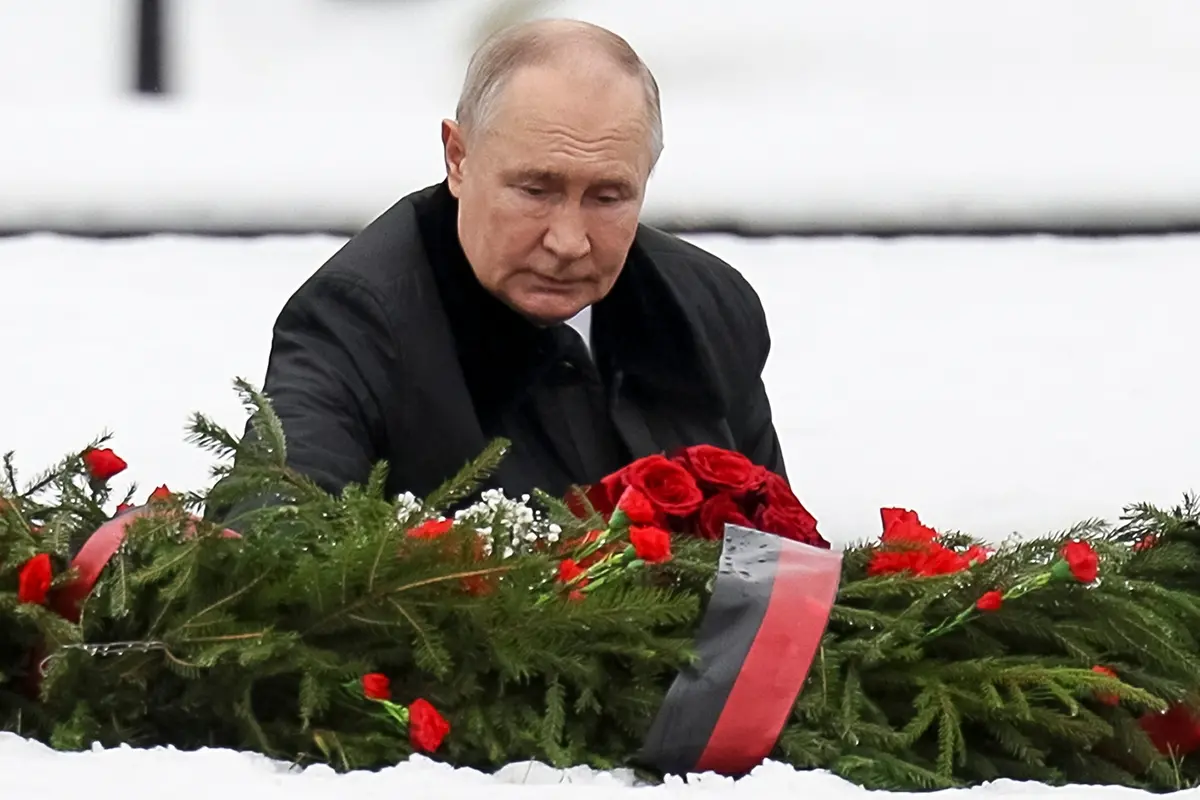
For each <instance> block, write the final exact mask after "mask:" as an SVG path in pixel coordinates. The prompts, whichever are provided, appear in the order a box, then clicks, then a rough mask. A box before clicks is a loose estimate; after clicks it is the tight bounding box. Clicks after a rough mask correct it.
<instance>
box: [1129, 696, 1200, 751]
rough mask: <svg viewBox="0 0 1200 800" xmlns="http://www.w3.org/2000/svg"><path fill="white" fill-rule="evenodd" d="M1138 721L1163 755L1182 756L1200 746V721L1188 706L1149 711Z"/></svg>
mask: <svg viewBox="0 0 1200 800" xmlns="http://www.w3.org/2000/svg"><path fill="white" fill-rule="evenodd" d="M1138 722H1139V724H1140V725H1141V726H1142V730H1144V731H1145V732H1146V735H1147V736H1149V737H1150V741H1151V742H1153V743H1154V746H1155V747H1156V748H1157V749H1158V752H1160V753H1162V754H1163V755H1169V756H1174V757H1176V758H1182V757H1183V756H1186V755H1188V754H1189V753H1191V752H1192V751H1193V750H1195V749H1196V748H1197V747H1200V721H1197V719H1196V717H1195V715H1194V714H1193V713H1192V711H1191V709H1189V708H1188V707H1187V706H1184V705H1174V706H1171V707H1170V708H1168V709H1167V710H1166V711H1163V712H1162V713H1157V714H1156V713H1149V714H1146V715H1144V716H1143V717H1142V718H1141V719H1139V720H1138Z"/></svg>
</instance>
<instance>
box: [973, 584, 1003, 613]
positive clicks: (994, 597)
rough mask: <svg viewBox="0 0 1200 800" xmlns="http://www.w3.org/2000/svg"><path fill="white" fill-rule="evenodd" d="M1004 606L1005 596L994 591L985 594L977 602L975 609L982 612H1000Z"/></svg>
mask: <svg viewBox="0 0 1200 800" xmlns="http://www.w3.org/2000/svg"><path fill="white" fill-rule="evenodd" d="M1002 605H1004V595H1002V594H1001V593H1000V592H997V591H996V590H994V589H993V590H992V591H990V592H984V593H983V594H982V595H981V596H980V598H979V599H978V600H976V601H975V608H977V609H979V610H980V611H999V610H1000V606H1002Z"/></svg>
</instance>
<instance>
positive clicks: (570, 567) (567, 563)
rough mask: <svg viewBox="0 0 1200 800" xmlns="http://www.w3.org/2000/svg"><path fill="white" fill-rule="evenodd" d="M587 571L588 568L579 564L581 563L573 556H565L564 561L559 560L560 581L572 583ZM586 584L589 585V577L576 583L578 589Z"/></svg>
mask: <svg viewBox="0 0 1200 800" xmlns="http://www.w3.org/2000/svg"><path fill="white" fill-rule="evenodd" d="M585 572H587V570H586V569H584V568H583V567H581V566H579V564H578V563H577V562H576V561H575V559H573V558H564V559H563V560H562V561H560V562H558V582H559V583H571V582H572V581H574V580H576V579H577V578H579V577H580V576H581V575H583V573H585ZM584 586H587V578H583V579H582V580H579V582H578V583H576V584H575V588H577V589H581V588H583V587H584Z"/></svg>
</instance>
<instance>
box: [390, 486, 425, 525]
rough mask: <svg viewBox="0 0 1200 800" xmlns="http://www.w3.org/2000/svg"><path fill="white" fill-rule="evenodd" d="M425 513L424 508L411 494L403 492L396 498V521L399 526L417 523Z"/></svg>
mask: <svg viewBox="0 0 1200 800" xmlns="http://www.w3.org/2000/svg"><path fill="white" fill-rule="evenodd" d="M424 512H425V507H424V506H423V505H422V504H421V501H420V500H418V499H417V496H416V495H414V494H413V493H412V492H405V493H404V494H402V495H400V496H399V497H397V498H396V519H398V520H399V521H400V524H401V525H407V524H409V523H410V522H415V521H417V520H418V519H419V518H420V517H421V516H422V515H423V514H424Z"/></svg>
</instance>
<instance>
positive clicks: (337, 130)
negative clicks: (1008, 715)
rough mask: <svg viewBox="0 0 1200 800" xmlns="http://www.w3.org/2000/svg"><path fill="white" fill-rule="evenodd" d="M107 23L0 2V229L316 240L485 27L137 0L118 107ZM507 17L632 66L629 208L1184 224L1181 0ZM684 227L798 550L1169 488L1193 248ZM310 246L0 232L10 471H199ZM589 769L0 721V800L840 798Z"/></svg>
mask: <svg viewBox="0 0 1200 800" xmlns="http://www.w3.org/2000/svg"><path fill="white" fill-rule="evenodd" d="M521 2H522V0H515V3H516V5H520V4H521ZM133 5H134V4H133V3H132V2H128V3H127V2H123V1H121V0H39V2H37V3H30V2H26V0H0V229H7V230H20V229H37V228H59V229H71V230H77V231H84V232H86V231H88V230H92V229H103V228H121V229H125V230H132V231H139V230H145V231H153V230H156V229H159V230H161V229H164V228H181V227H187V228H195V227H203V226H211V227H213V228H222V229H264V228H269V229H276V230H288V231H297V232H304V231H310V230H350V229H354V228H356V227H358V226H360V225H361V224H363V223H365V222H366V221H368V220H369V219H371V218H372V217H373V216H374V215H375V214H376V213H378V212H379V211H380V210H381V209H383V208H384V207H386V206H387V205H389V204H390V203H391V202H393V201H394V199H395V198H397V197H398V196H400V195H402V194H404V193H407V192H408V191H410V190H412V189H415V188H418V187H420V186H424V185H426V184H429V183H433V182H435V181H437V180H438V179H439V178H440V174H439V170H440V157H439V152H438V147H437V145H438V142H437V133H436V130H437V123H438V121H439V120H440V119H441V117H442V116H445V115H448V114H449V113H451V111H452V108H453V104H454V99H455V93H456V88H457V87H456V84H457V82H458V81H459V80H460V78H461V74H462V69H463V67H464V65H465V60H466V58H467V56H468V54H469V52H470V50H471V48H472V47H473V45H474V44H475V43H476V42H477V41H478V39H479V36H480V35H481V32H482V31H483V30H485V29H486V28H487V26H488V24H490V23H489V20H490V19H495V18H496V17H489V14H492V13H493V12H495V9H496V7H497V5H498V4H497V2H496V0H175V2H172V3H170V4H169V7H170V10H171V11H172V12H173V13H172V14H171V35H172V37H173V41H174V44H175V47H176V50H175V53H174V55H175V57H174V59H173V61H172V62H171V63H170V64H169V72H168V80H169V83H170V84H171V86H172V88H173V89H174V90H176V94H174V95H172V96H171V97H169V98H168V99H166V100H164V101H161V102H134V101H132V100H131V99H130V96H129V94H128V92H127V86H128V84H129V82H130V80H131V78H130V73H131V65H130V64H129V63H128V58H127V57H126V56H127V51H128V47H126V46H124V44H122V43H125V42H127V41H128V38H129V36H130V28H129V17H130V10H131V8H132V6H133ZM527 6H528V9H529V10H530V11H531V12H532V13H535V14H538V15H555V16H558V15H562V16H577V17H583V18H586V19H590V20H593V21H596V22H599V23H602V24H607V25H610V26H612V27H614V28H615V29H617V30H618V31H619V32H621V33H622V34H624V35H626V36H627V37H628V38H629V39H630V40H631V41H632V43H633V44H634V46H635V47H637V48H638V49H639V50H640V51H641V52H642V54H643V55H644V56H645V58H646V59H647V60H648V61H649V63H650V65H651V67H652V68H653V69H654V70H655V71H656V73H657V75H658V77H659V80H660V83H661V84H662V86H663V91H664V103H665V111H666V124H667V143H668V145H667V151H666V154H665V155H664V157H663V161H662V164H661V167H660V170H659V172H658V174H657V175H656V176H655V179H654V182H653V185H652V190H651V196H650V201H649V203H648V207H647V217H648V219H649V220H650V221H652V222H665V223H668V224H676V225H679V224H689V223H690V224H708V225H714V224H728V225H737V226H741V227H743V228H746V229H755V228H757V229H767V230H774V229H780V228H786V229H789V230H793V231H804V230H812V229H819V230H825V231H836V230H854V229H861V228H863V227H872V228H895V229H898V230H913V229H915V230H928V229H941V230H944V229H956V228H960V227H975V228H980V227H983V228H987V227H995V228H1004V227H1010V226H1013V225H1029V226H1034V227H1038V226H1044V225H1055V224H1057V225H1062V224H1071V225H1079V226H1088V225H1110V224H1128V225H1138V226H1143V227H1156V226H1163V227H1166V226H1170V225H1172V224H1178V223H1187V222H1197V221H1200V159H1197V158H1196V152H1195V142H1197V141H1200V137H1198V136H1197V134H1200V115H1198V114H1197V112H1196V111H1195V110H1194V109H1195V108H1196V104H1195V92H1196V87H1197V86H1200V47H1197V46H1196V42H1197V41H1200V3H1197V2H1195V0H1124V1H1122V0H1077V1H1073V0H1005V2H995V1H994V0H987V1H985V0H904V2H897V0H836V2H835V0H824V1H823V2H818V1H817V0H794V1H793V2H790V3H780V2H777V1H776V0H740V1H739V2H736V3H730V2H729V0H687V2H686V3H685V2H682V0H674V1H673V2H672V1H671V0H658V2H655V3H646V2H633V0H605V2H595V1H593V2H583V1H582V0H577V1H575V2H572V1H571V0H560V1H559V2H551V1H550V0H546V2H541V3H538V2H535V0H527ZM688 238H689V239H691V240H693V241H695V242H697V243H698V244H700V245H701V246H703V247H706V248H708V249H710V250H712V251H713V252H714V253H716V254H718V255H720V256H722V257H723V258H726V259H727V260H728V261H730V263H732V264H733V265H735V266H736V267H737V268H739V269H740V270H742V271H743V272H744V273H745V274H746V275H747V277H748V278H749V279H750V281H751V282H752V284H753V285H754V286H755V287H756V288H757V290H758V291H759V293H760V295H761V297H762V299H763V302H764V305H765V307H766V309H767V313H768V316H769V318H770V322H771V329H772V334H773V337H774V343H775V345H774V351H773V356H772V359H771V362H770V364H769V366H768V372H767V382H768V388H769V391H770V394H771V397H772V401H773V403H774V406H775V414H776V420H777V427H778V429H779V432H780V435H781V437H782V439H783V444H784V447H785V450H786V452H787V456H788V463H789V471H790V473H791V475H792V478H793V482H794V484H795V486H796V488H797V490H798V492H799V494H800V495H801V497H802V499H804V500H805V502H806V503H807V504H808V505H809V506H810V508H811V510H812V511H813V512H814V513H815V514H816V515H817V516H818V518H819V519H820V520H821V525H822V530H823V531H824V532H825V534H826V536H828V537H829V538H830V539H832V540H833V541H834V542H835V543H836V544H839V545H840V544H845V543H847V542H850V541H854V540H861V539H864V538H867V537H871V536H874V535H876V534H877V533H878V530H879V518H878V509H879V507H881V506H887V505H902V506H906V507H910V508H915V509H917V510H919V511H920V512H921V514H922V516H923V517H924V518H925V520H926V521H928V522H929V523H930V524H933V525H935V526H937V527H941V528H959V529H965V530H970V531H973V532H975V533H977V534H979V535H982V536H985V537H987V538H989V539H999V538H1002V537H1004V536H1007V535H1009V534H1010V533H1012V532H1020V533H1022V534H1026V535H1029V534H1037V533H1042V532H1045V531H1048V530H1055V529H1060V528H1063V527H1066V526H1068V525H1070V524H1072V523H1074V522H1076V521H1078V520H1080V519H1083V518H1087V517H1092V516H1102V517H1107V518H1110V519H1112V518H1114V517H1115V516H1116V515H1117V514H1118V513H1119V511H1120V509H1121V506H1122V505H1124V504H1125V503H1129V502H1134V501H1141V500H1148V501H1153V502H1156V503H1161V504H1170V503H1172V502H1175V501H1176V500H1178V499H1179V497H1180V496H1181V495H1182V493H1183V492H1185V491H1188V490H1191V489H1200V415H1197V413H1196V411H1195V404H1196V399H1195V398H1196V395H1195V387H1196V379H1195V372H1196V353H1195V345H1196V341H1197V339H1196V330H1197V325H1196V321H1195V319H1196V313H1197V312H1196V308H1197V303H1196V297H1197V293H1198V290H1200V267H1198V266H1197V264H1198V262H1200V236H1153V237H1141V238H1132V237H1131V238H1121V239H1090V240H1088V239H1061V238H1052V237H1012V238H948V237H937V238H934V237H928V238H922V237H908V238H900V239H872V238H837V237H824V238H822V237H816V238H774V239H741V238H737V237H733V236H724V235H720V236H718V235H697V236H689V237H688ZM343 241H344V239H343V238H339V237H335V236H327V235H295V236H274V237H267V238H260V239H214V238H202V237H182V236H165V235H158V236H151V237H147V238H132V239H116V240H108V241H99V240H95V239H83V238H70V237H64V236H58V235H49V234H35V235H27V236H18V237H11V238H0V342H4V347H3V350H2V351H0V352H3V356H0V376H3V378H2V379H0V386H2V387H3V391H0V398H2V399H0V450H10V449H12V450H16V451H17V454H18V462H19V464H20V465H22V466H24V467H25V469H26V470H28V471H30V472H32V471H34V470H36V469H38V468H41V467H42V466H45V465H47V464H49V463H50V462H52V461H53V460H55V459H57V458H58V457H59V456H60V455H62V454H64V453H65V452H67V451H69V450H72V449H74V448H77V447H78V446H79V445H81V444H82V443H84V442H86V441H87V440H88V439H90V438H91V437H92V436H93V435H94V434H96V433H98V432H100V431H101V430H103V429H106V428H108V429H111V430H113V431H114V432H115V433H116V434H117V439H116V441H115V447H116V449H117V450H118V451H119V452H120V453H121V454H122V455H123V456H124V457H125V458H126V459H127V460H128V461H129V462H130V464H131V469H130V470H129V475H128V477H129V478H130V479H136V480H137V481H138V482H139V483H140V484H141V486H142V487H143V491H148V490H149V489H150V488H152V487H153V486H156V485H158V484H160V483H167V484H168V485H171V486H172V487H176V488H192V487H198V486H201V485H203V484H204V483H205V482H206V468H207V466H208V461H207V459H206V458H205V457H204V455H203V454H201V453H199V452H198V451H195V450H193V449H191V448H189V447H188V446H187V445H186V444H184V442H183V425H184V423H185V421H186V417H187V415H188V414H189V413H190V412H191V411H195V410H200V411H205V412H208V413H211V414H213V415H214V416H216V417H217V418H218V419H219V420H220V421H222V422H224V423H226V424H228V425H231V426H233V427H235V428H236V427H240V424H241V420H242V415H241V412H240V409H239V407H238V405H237V403H236V400H235V397H234V395H233V393H232V391H231V388H230V381H231V380H232V378H233V377H234V376H245V377H247V378H250V379H251V380H254V381H260V380H261V376H262V370H263V367H264V364H265V359H266V354H267V348H268V346H269V343H270V327H271V323H272V322H273V320H274V317H275V315H276V314H277V313H278V310H279V308H280V307H281V305H282V303H283V302H284V300H285V299H286V298H287V296H288V295H289V294H290V293H291V292H292V291H293V290H294V289H295V288H296V287H297V286H298V285H299V284H300V283H301V281H302V280H303V279H304V278H305V277H306V276H307V275H308V274H310V273H311V272H312V271H313V270H314V269H316V268H317V267H318V266H319V265H320V263H321V262H322V261H323V260H324V259H325V258H326V257H327V256H328V255H330V254H331V253H332V252H333V251H334V250H335V249H336V248H337V247H338V246H340V244H341V243H342V242H343ZM497 781H499V782H497ZM507 784H520V785H515V786H510V785H507ZM626 784H627V781H626V780H625V779H624V778H623V777H622V776H619V775H618V776H604V775H593V774H591V773H588V772H587V771H576V772H573V773H571V774H569V775H567V774H561V773H557V772H553V771H549V770H545V769H540V768H530V767H529V766H528V765H517V766H514V767H511V768H509V769H507V770H505V771H504V772H503V773H502V774H501V775H500V776H498V778H495V779H494V778H490V777H487V776H481V775H477V774H473V773H469V772H466V771H451V770H448V769H446V768H443V767H440V766H437V765H434V764H432V763H430V762H427V761H424V760H420V759H418V760H415V761H413V762H410V763H407V764H404V765H400V766H399V767H397V768H395V769H393V770H387V771H384V772H382V773H378V774H361V775H353V776H345V777H334V776H333V775H332V774H330V773H328V772H327V771H326V770H322V769H309V770H307V771H305V772H303V773H299V772H288V771H287V770H286V765H276V764H271V763H269V762H266V761H264V760H262V759H258V758H252V757H249V756H244V755H238V754H233V753H228V752H216V751H214V752H207V753H199V754H178V753H164V752H161V751H157V752H146V751H136V750H118V751H109V752H100V753H84V754H78V755H64V754H53V753H50V752H49V751H47V750H45V749H44V748H42V747H41V746H40V745H36V744H33V743H29V742H26V741H24V740H21V739H19V738H17V737H15V736H11V735H0V797H8V796H10V795H11V796H13V797H33V796H37V797H39V798H42V799H43V800H53V799H54V798H59V797H62V798H66V797H72V798H75V797H78V796H79V795H80V794H81V793H83V792H84V791H85V787H86V792H88V793H89V794H90V795H92V796H97V795H98V796H112V797H122V798H127V799H128V800H141V799H142V798H151V797H155V798H157V797H161V796H162V795H163V794H164V793H168V792H169V793H170V794H172V795H173V796H175V797H178V798H179V800H191V798H193V797H195V798H199V797H205V798H207V797H211V796H218V795H219V794H221V793H222V792H227V793H228V792H232V793H234V796H239V797H240V796H250V795H251V794H259V795H261V796H262V797H265V798H274V797H284V796H287V797H289V798H293V797H294V798H301V799H302V800H308V799H309V798H313V800H316V799H317V798H327V797H328V798H335V797H337V798H342V797H352V798H355V799H356V800H358V799H359V798H362V799H363V800H366V799H367V798H374V797H381V798H382V797H385V796H386V797H389V798H392V797H395V796H397V795H401V794H404V793H406V792H407V793H414V792H415V793H419V794H420V795H421V796H428V797H446V798H458V797H467V796H472V797H473V796H477V795H480V794H482V793H485V792H486V793H487V794H488V795H489V796H493V795H495V796H512V797H515V798H521V800H524V798H526V797H529V798H532V797H534V796H535V795H536V796H539V797H554V798H557V797H560V796H561V797H564V798H565V797H567V796H568V795H569V796H571V797H576V796H580V795H586V796H593V795H595V796H601V795H603V796H605V797H608V796H623V795H624V794H627V793H631V792H636V793H637V794H638V795H655V796H661V797H665V796H668V795H669V796H671V797H674V796H677V795H680V794H685V795H689V796H690V795H696V794H697V793H703V794H706V795H707V794H710V793H712V792H718V793H722V792H725V791H726V790H728V791H731V792H743V793H744V792H751V793H753V794H754V796H772V797H773V796H777V795H779V796H782V795H785V794H786V795H797V794H805V795H809V796H821V797H830V798H840V797H843V796H851V795H854V796H859V795H862V794H863V791H862V790H860V789H857V788H855V787H851V786H849V785H847V784H844V783H842V782H840V781H838V780H836V779H834V778H832V777H831V776H828V775H821V774H797V773H794V772H793V771H791V770H790V769H788V768H785V767H782V766H780V765H771V764H768V765H765V766H764V767H763V768H761V770H760V771H759V772H758V773H756V774H755V775H754V776H751V777H750V778H747V779H745V780H743V781H741V782H739V783H737V784H736V786H734V785H732V784H730V783H729V782H727V781H724V780H721V779H715V778H711V776H710V777H709V778H708V779H705V780H701V781H695V780H694V781H692V782H691V783H690V784H687V785H684V784H683V783H681V782H674V783H671V784H668V785H667V786H664V787H659V788H638V789H629V788H623V787H625V786H626ZM21 790H24V791H23V792H22V791H21ZM950 794H952V795H954V796H955V797H957V796H958V794H959V793H950ZM969 794H970V795H972V796H978V797H983V796H1004V797H1008V796H1010V795H1013V794H1021V795H1023V796H1028V797H1043V796H1044V797H1047V798H1050V797H1054V798H1059V800H1074V798H1075V797H1088V798H1108V797H1112V798H1117V797H1132V796H1134V795H1135V794H1137V793H1135V792H1128V791H1125V790H1120V789H1113V788H1101V787H1071V788H1067V789H1062V790H1050V789H1047V788H1045V787H1037V786H1022V785H1018V784H1011V783H1005V782H1001V783H997V784H993V785H991V786H988V787H985V788H981V789H976V790H973V791H971V792H970V793H969ZM1192 794H1193V793H1191V792H1189V793H1188V796H1192ZM1198 796H1200V795H1198Z"/></svg>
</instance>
